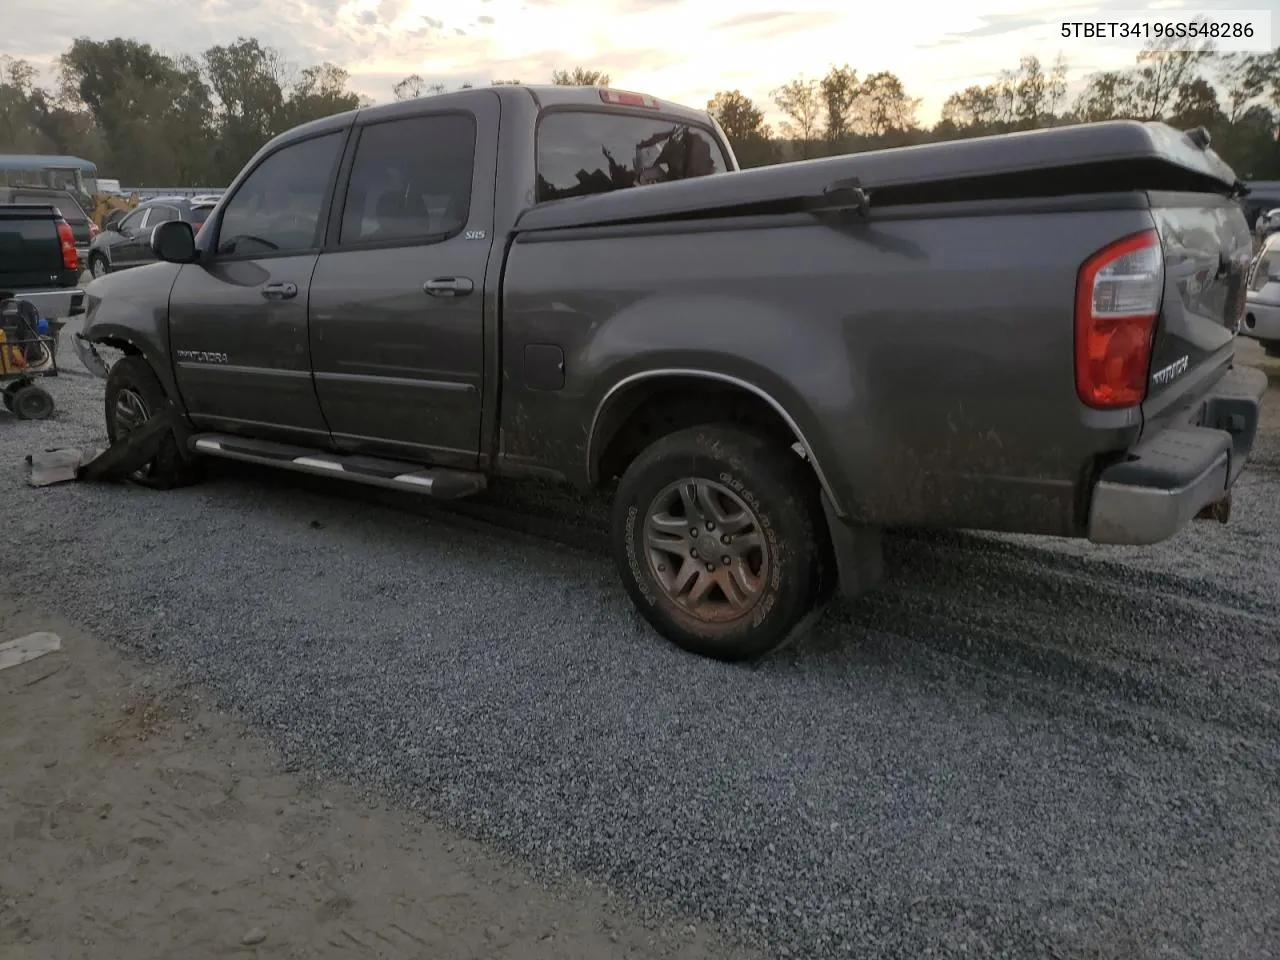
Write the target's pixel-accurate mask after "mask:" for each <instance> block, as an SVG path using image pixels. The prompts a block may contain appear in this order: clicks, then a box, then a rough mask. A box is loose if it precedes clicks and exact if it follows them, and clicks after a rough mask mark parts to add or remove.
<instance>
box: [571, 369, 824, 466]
mask: <svg viewBox="0 0 1280 960" xmlns="http://www.w3.org/2000/svg"><path fill="white" fill-rule="evenodd" d="M700 423H735V424H738V425H740V426H744V427H749V428H752V429H754V430H756V431H758V432H760V433H763V434H764V435H766V436H768V437H771V438H774V439H776V440H777V441H778V442H779V443H780V444H781V445H783V446H795V445H797V444H799V439H800V438H799V437H797V436H796V435H795V432H794V431H793V430H792V429H791V427H789V426H788V425H787V422H786V421H785V420H784V419H783V418H782V416H781V415H780V414H779V413H778V411H777V410H775V409H774V408H773V406H772V405H771V404H770V403H769V402H768V401H767V400H764V399H762V398H761V397H760V396H758V395H756V394H755V393H752V392H751V391H750V390H744V389H743V388H742V387H738V386H734V385H733V384H729V383H722V382H720V381H718V380H708V379H704V378H701V377H669V378H666V377H664V378H662V379H660V380H658V379H655V380H647V381H641V382H640V383H637V384H636V385H635V386H633V387H631V388H630V389H629V390H627V391H626V392H625V393H624V394H623V395H622V396H620V397H618V398H617V399H616V400H614V402H612V403H611V404H610V405H609V407H608V408H607V409H606V410H605V412H604V416H603V417H602V418H601V421H600V423H598V424H597V425H596V431H597V437H598V440H597V442H596V444H595V449H596V450H598V451H599V453H598V454H597V455H596V456H595V462H594V464H593V465H594V466H595V468H596V469H595V471H594V473H593V476H594V477H595V478H596V481H597V482H598V483H603V484H608V483H610V482H612V481H613V480H614V479H615V478H617V477H619V476H621V475H622V474H623V473H624V472H625V471H626V469H627V467H628V466H629V465H630V464H631V461H632V460H634V459H635V458H636V457H637V456H638V455H639V454H640V451H642V450H644V448H645V447H647V446H649V444H651V443H653V442H654V441H655V440H657V439H659V438H661V437H663V436H666V435H667V434H669V433H674V432H675V431H676V430H683V429H684V428H685V427H692V426H696V425H698V424H700Z"/></svg>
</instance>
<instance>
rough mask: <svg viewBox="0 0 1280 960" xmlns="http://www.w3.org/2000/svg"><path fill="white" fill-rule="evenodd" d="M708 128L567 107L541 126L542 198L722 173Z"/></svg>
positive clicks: (725, 162)
mask: <svg viewBox="0 0 1280 960" xmlns="http://www.w3.org/2000/svg"><path fill="white" fill-rule="evenodd" d="M727 169H729V164H728V160H727V159H726V157H725V155H724V150H723V149H721V147H720V145H719V143H718V142H717V141H716V140H715V138H714V137H713V136H712V134H711V133H710V131H709V130H707V129H705V128H703V127H698V126H695V125H693V124H689V123H683V122H681V121H679V120H672V119H662V118H658V117H654V118H649V117H634V116H629V115H626V114H611V113H603V112H600V111H585V110H577V111H566V112H561V113H551V114H548V115H547V116H545V117H544V118H543V119H542V121H541V123H540V124H539V125H538V202H539V203H541V202H543V201H546V200H559V199H562V198H564V197H582V196H587V195H588V194H593V193H608V192H610V191H612V190H622V189H625V188H627V187H635V186H642V185H644V184H647V183H668V182H670V181H672V180H687V179H689V178H690V177H705V176H708V175H710V174H713V173H724V172H725V171H726V170H727Z"/></svg>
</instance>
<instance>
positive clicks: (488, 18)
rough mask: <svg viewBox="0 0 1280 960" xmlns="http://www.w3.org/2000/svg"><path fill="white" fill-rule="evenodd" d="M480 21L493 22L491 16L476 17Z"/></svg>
mask: <svg viewBox="0 0 1280 960" xmlns="http://www.w3.org/2000/svg"><path fill="white" fill-rule="evenodd" d="M476 20H478V21H479V22H480V23H493V17H476Z"/></svg>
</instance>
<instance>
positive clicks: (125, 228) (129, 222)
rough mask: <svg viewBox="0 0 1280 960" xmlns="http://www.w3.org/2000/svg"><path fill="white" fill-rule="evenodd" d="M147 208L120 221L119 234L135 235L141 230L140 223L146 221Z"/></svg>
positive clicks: (136, 211)
mask: <svg viewBox="0 0 1280 960" xmlns="http://www.w3.org/2000/svg"><path fill="white" fill-rule="evenodd" d="M146 216H147V208H145V207H144V208H143V209H141V210H135V211H133V213H131V214H129V215H128V216H127V217H125V218H124V219H123V220H121V221H120V232H121V233H135V232H137V231H138V230H141V229H142V221H143V220H144V219H146Z"/></svg>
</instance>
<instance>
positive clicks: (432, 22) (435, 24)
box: [422, 17, 444, 30]
mask: <svg viewBox="0 0 1280 960" xmlns="http://www.w3.org/2000/svg"><path fill="white" fill-rule="evenodd" d="M422 22H423V23H425V24H426V25H427V26H428V27H430V28H431V29H432V30H441V29H443V28H444V21H443V20H437V19H436V18H435V17H423V18H422Z"/></svg>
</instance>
